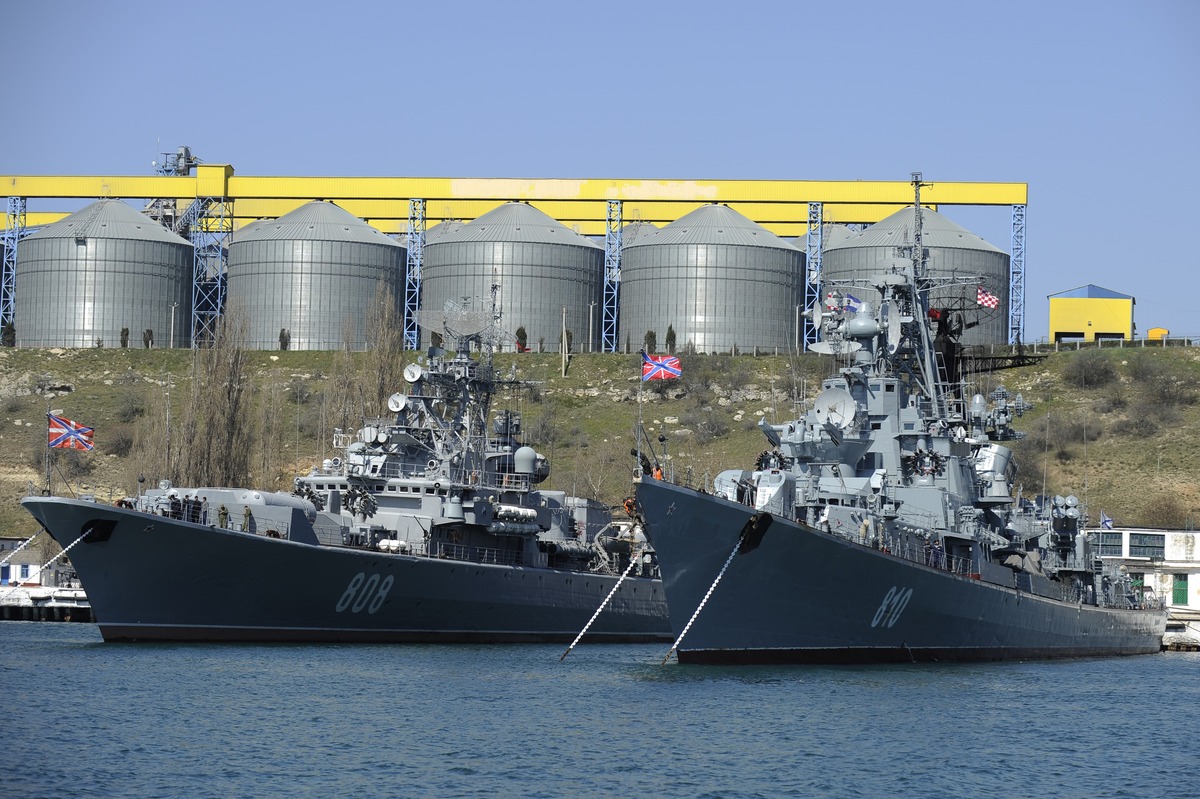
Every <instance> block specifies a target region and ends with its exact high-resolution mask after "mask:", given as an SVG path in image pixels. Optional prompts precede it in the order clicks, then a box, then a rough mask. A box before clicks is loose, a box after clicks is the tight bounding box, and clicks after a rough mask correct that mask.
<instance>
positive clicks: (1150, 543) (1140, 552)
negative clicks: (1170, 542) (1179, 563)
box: [1129, 533, 1166, 558]
mask: <svg viewBox="0 0 1200 799" xmlns="http://www.w3.org/2000/svg"><path fill="white" fill-rule="evenodd" d="M1165 539H1166V536H1163V535H1158V534H1154V533H1130V534H1129V557H1131V558H1161V557H1163V555H1164V554H1165V552H1164V550H1165V546H1164V542H1165Z"/></svg>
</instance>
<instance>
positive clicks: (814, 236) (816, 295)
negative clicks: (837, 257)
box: [796, 203, 825, 352]
mask: <svg viewBox="0 0 1200 799" xmlns="http://www.w3.org/2000/svg"><path fill="white" fill-rule="evenodd" d="M823 209H824V206H823V205H822V204H821V203H809V204H808V233H807V235H806V236H805V239H804V245H805V246H804V266H805V271H806V272H807V275H806V278H805V281H804V310H805V311H811V313H809V314H808V315H806V316H803V317H801V324H802V325H803V333H802V334H801V340H800V341H799V342H797V345H796V346H797V349H800V350H802V351H804V352H807V351H808V346H809V345H810V344H816V343H817V341H818V338H819V336H818V334H817V330H818V327H819V326H818V324H817V321H816V320H817V319H819V318H820V314H821V252H822V251H823V250H824V249H825V247H824V240H823V239H824V225H823V224H822V216H823Z"/></svg>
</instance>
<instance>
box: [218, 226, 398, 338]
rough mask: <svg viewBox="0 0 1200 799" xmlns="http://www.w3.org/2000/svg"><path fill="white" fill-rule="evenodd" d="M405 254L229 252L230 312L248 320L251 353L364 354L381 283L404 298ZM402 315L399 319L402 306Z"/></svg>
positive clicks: (323, 248) (263, 245)
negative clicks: (284, 334)
mask: <svg viewBox="0 0 1200 799" xmlns="http://www.w3.org/2000/svg"><path fill="white" fill-rule="evenodd" d="M405 260H406V253H405V250H404V248H402V247H388V246H384V245H376V244H367V243H363V242H345V241H307V240H300V239H260V240H251V241H242V242H237V241H235V242H234V243H233V244H231V245H230V246H229V289H228V292H227V302H228V307H229V308H234V307H236V306H237V305H240V306H241V307H242V308H243V309H244V310H245V313H246V317H247V322H248V324H247V330H248V334H247V343H246V346H248V347H249V348H251V349H260V350H273V349H279V338H280V335H279V334H280V331H281V330H283V329H286V330H287V331H288V333H289V336H290V342H289V345H288V348H289V349H293V350H335V349H340V348H341V347H342V346H343V343H348V344H349V345H350V347H351V348H352V349H355V350H361V349H363V348H365V347H366V332H367V331H366V322H367V316H368V314H369V311H370V308H371V304H372V302H373V301H374V298H375V292H376V291H377V290H378V288H379V283H380V281H383V283H384V284H385V286H386V287H387V289H386V290H387V291H388V292H390V293H391V295H392V297H393V301H396V300H397V299H398V297H399V293H398V292H399V287H400V285H401V284H402V282H403V270H404V264H405ZM396 308H397V314H399V313H400V312H401V308H400V306H399V305H398V304H397V306H396Z"/></svg>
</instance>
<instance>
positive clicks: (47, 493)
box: [42, 402, 54, 497]
mask: <svg viewBox="0 0 1200 799" xmlns="http://www.w3.org/2000/svg"><path fill="white" fill-rule="evenodd" d="M53 455H54V453H53V452H51V450H50V403H49V402H47V403H46V458H45V463H46V487H45V488H44V489H42V496H45V497H48V496H51V491H50V479H51V478H50V458H51V457H52V456H53Z"/></svg>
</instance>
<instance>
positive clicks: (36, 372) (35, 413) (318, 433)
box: [0, 348, 1200, 535]
mask: <svg viewBox="0 0 1200 799" xmlns="http://www.w3.org/2000/svg"><path fill="white" fill-rule="evenodd" d="M341 357H342V358H343V359H344V358H345V356H341ZM406 357H407V358H408V359H410V360H413V359H415V355H414V354H408V355H407V356H406ZM338 358H339V356H338V355H337V354H335V353H328V352H254V353H252V354H251V355H250V368H249V370H248V375H249V382H250V387H251V390H252V394H253V396H252V403H251V408H252V410H251V411H250V412H249V413H248V414H247V416H248V417H250V418H248V419H247V421H248V424H249V425H250V426H251V428H252V430H253V434H254V442H255V443H254V445H253V448H252V450H253V454H252V457H251V469H252V473H253V483H254V485H256V486H258V487H263V488H278V489H284V490H286V489H288V488H289V487H290V486H291V479H292V476H293V475H294V474H297V473H301V472H306V471H308V469H309V468H310V467H311V466H312V465H313V464H315V463H318V462H319V461H320V460H321V459H322V458H325V457H331V456H332V455H334V454H336V453H334V452H333V451H332V449H331V448H330V446H329V443H330V441H331V438H332V428H331V426H330V424H329V422H328V419H329V418H330V413H329V410H328V405H329V398H330V397H331V396H333V395H334V394H335V393H336V392H337V390H338V385H337V384H339V383H340V384H343V386H342V387H343V388H345V384H356V383H358V382H364V383H365V382H367V379H366V377H365V376H364V375H362V374H361V370H365V369H367V368H369V367H368V365H367V358H366V356H365V355H363V354H358V355H354V356H352V357H351V358H350V362H349V364H347V363H345V362H343V363H341V364H339V363H338V362H337V360H338ZM191 361H192V353H191V352H190V351H185V350H176V351H166V350H145V349H127V350H119V349H104V350H93V349H88V350H13V349H0V531H2V532H3V533H5V534H8V535H23V534H29V533H31V532H32V531H33V527H32V523H31V521H30V519H29V518H28V517H27V515H26V514H25V513H24V512H23V511H22V510H21V508H20V506H19V504H18V503H19V500H20V498H21V497H22V496H24V495H25V493H26V492H27V491H29V490H31V489H32V490H34V491H36V490H38V489H39V488H40V486H41V485H42V483H43V482H44V479H45V477H44V471H43V467H42V459H43V456H44V454H45V451H46V435H45V434H46V425H45V414H46V412H47V410H53V411H55V412H56V413H59V412H61V413H62V414H63V415H65V416H66V417H68V418H70V419H74V420H75V421H78V422H81V423H83V424H87V425H89V426H92V427H95V428H96V450H95V451H94V452H93V453H89V454H84V455H77V454H76V453H73V452H63V451H59V452H58V453H57V454H59V457H58V460H57V464H58V466H57V469H56V472H55V474H54V481H53V482H54V486H55V492H56V493H66V492H67V490H68V489H67V484H66V483H65V482H64V478H67V479H69V483H70V487H71V489H72V490H74V491H75V492H77V493H78V492H90V493H95V494H96V495H97V496H98V497H100V498H101V499H108V498H109V497H110V496H111V497H119V496H122V495H125V494H128V493H132V492H134V491H135V490H136V488H137V477H138V475H139V474H141V475H144V476H145V477H146V480H147V484H148V485H152V484H153V483H154V482H156V481H157V480H158V478H159V477H160V476H161V474H162V472H163V470H164V468H165V467H164V464H165V459H164V458H163V457H162V455H163V452H164V451H165V449H166V448H167V447H168V446H170V447H172V448H178V447H181V446H188V445H189V444H190V442H186V441H181V440H180V435H181V433H180V429H181V428H180V426H179V424H180V421H181V419H180V415H181V414H182V413H183V408H184V407H186V405H185V403H184V402H183V399H184V398H185V397H186V395H187V393H188V392H189V391H190V388H191V386H190V377H189V373H190V366H191ZM496 365H497V368H498V369H499V370H501V371H502V372H504V373H507V372H508V371H509V370H510V369H513V370H515V373H516V374H517V375H518V376H519V377H521V378H524V379H527V380H534V381H538V383H539V386H538V389H537V390H536V391H535V392H533V394H532V395H530V396H526V397H524V398H523V399H522V400H521V401H520V404H519V406H518V409H519V410H520V411H521V413H522V415H523V419H524V434H525V438H526V439H527V440H529V441H530V443H532V444H534V445H535V446H536V447H537V449H538V450H539V451H540V452H542V453H543V454H545V455H547V456H548V457H549V458H550V460H551V464H552V472H551V477H550V481H549V487H551V488H557V489H563V490H568V491H573V492H576V493H580V494H586V495H591V496H597V497H598V498H600V499H602V500H604V501H606V502H608V503H609V504H611V505H614V506H615V505H617V504H619V503H620V501H621V500H622V499H623V497H625V496H626V495H627V494H628V493H629V490H630V475H631V474H632V471H633V468H634V462H633V458H632V457H631V456H630V453H629V450H630V448H631V446H633V443H634V439H633V430H634V427H635V424H636V423H637V421H638V418H639V411H638V408H639V404H638V402H637V397H638V392H639V388H640V390H641V392H642V399H643V402H642V404H641V419H642V421H643V423H644V425H645V427H646V428H647V430H648V432H649V433H650V435H651V436H652V437H653V439H654V446H655V447H656V448H658V450H659V452H660V453H661V452H662V451H663V450H665V451H666V453H667V454H668V455H669V456H670V461H671V463H672V465H673V467H674V469H675V471H676V473H677V474H680V475H690V476H691V479H692V480H694V481H700V480H703V479H705V478H708V479H711V478H712V477H713V476H714V475H715V474H716V473H717V472H719V471H720V470H721V469H724V468H731V467H742V466H745V467H749V466H750V465H751V464H752V463H753V461H754V458H755V456H756V455H757V454H758V453H759V452H761V451H762V450H763V449H764V448H766V442H765V440H764V439H763V437H762V435H761V433H760V432H759V431H758V430H757V429H756V427H755V425H756V424H757V422H758V420H759V418H760V417H762V416H766V417H767V418H768V419H770V420H772V421H780V420H784V419H787V418H792V414H793V410H792V405H793V398H797V399H798V400H799V401H801V402H803V401H810V400H811V398H812V397H813V396H815V394H816V392H817V390H818V389H819V381H820V379H821V377H823V376H824V375H825V374H827V373H828V372H829V370H830V369H832V368H833V364H832V363H831V362H830V360H829V359H827V358H819V357H816V356H805V357H803V358H799V359H796V358H788V357H783V356H771V357H752V356H736V357H731V356H722V355H713V356H704V355H696V356H686V357H685V358H684V379H683V380H681V381H672V382H655V383H647V384H644V385H642V384H640V381H639V380H638V375H639V365H638V356H636V355H632V356H629V355H599V354H594V355H578V356H575V357H574V358H573V360H572V362H571V366H570V368H569V370H568V373H567V375H566V376H565V377H563V376H562V375H561V374H560V368H561V363H560V359H559V357H558V356H557V355H536V354H523V355H513V354H506V355H500V356H497V361H496ZM354 370H359V371H360V373H359V374H357V375H356V374H355V372H354ZM1000 384H1003V385H1005V386H1006V387H1007V388H1008V389H1009V391H1010V392H1012V393H1013V394H1016V393H1018V392H1020V393H1021V394H1022V395H1023V397H1024V398H1025V399H1026V400H1027V401H1030V402H1033V403H1034V404H1035V406H1036V407H1035V408H1034V409H1033V410H1032V411H1031V412H1029V413H1027V414H1025V416H1024V417H1023V418H1022V419H1020V420H1019V421H1018V425H1017V426H1018V428H1019V429H1021V430H1025V431H1027V432H1028V433H1029V435H1028V437H1027V438H1026V439H1025V440H1023V441H1021V442H1018V444H1017V445H1016V446H1015V449H1017V451H1018V456H1019V458H1020V462H1021V463H1022V467H1021V473H1020V474H1021V480H1022V483H1023V486H1024V491H1025V493H1026V494H1032V493H1041V492H1042V491H1043V486H1044V487H1045V490H1048V491H1050V492H1052V493H1062V494H1067V493H1073V494H1076V495H1078V496H1079V497H1080V498H1082V499H1085V500H1086V502H1087V504H1088V506H1089V508H1090V511H1091V514H1092V516H1093V518H1098V517H1099V512H1100V510H1101V509H1103V510H1104V511H1105V512H1106V513H1108V514H1109V515H1110V516H1112V517H1113V518H1115V519H1116V520H1117V523H1118V524H1125V525H1165V526H1172V527H1183V526H1189V525H1191V526H1194V525H1195V523H1196V522H1197V521H1200V448H1198V447H1197V444H1198V443H1200V402H1198V398H1200V350H1197V349H1195V348H1172V349H1166V350H1161V349H1150V350H1132V349H1105V350H1100V351H1096V350H1083V351H1080V352H1069V353H1059V354H1055V355H1052V356H1050V357H1049V358H1047V359H1046V360H1044V361H1042V362H1040V363H1039V364H1037V365H1035V366H1032V367H1027V368H1024V369H1019V370H1011V371H1007V372H1000V373H996V374H994V375H991V376H990V377H987V379H986V380H985V382H984V383H983V384H982V385H981V386H980V388H981V389H982V392H983V393H989V392H990V391H991V390H992V389H994V388H995V387H996V386H997V385H1000ZM395 389H396V390H403V386H402V385H397V386H395ZM168 395H170V398H171V401H170V405H169V407H170V412H171V414H172V415H171V424H170V428H169V429H170V430H171V434H170V437H168V434H167V430H168V426H167V424H166V413H167V408H168V403H167V398H168ZM367 411H368V413H376V412H377V411H376V410H375V409H371V408H368V409H367ZM659 436H662V437H663V438H665V444H660V443H659V442H658V438H659Z"/></svg>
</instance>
